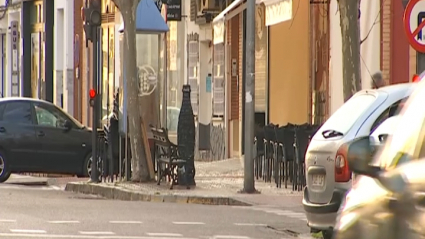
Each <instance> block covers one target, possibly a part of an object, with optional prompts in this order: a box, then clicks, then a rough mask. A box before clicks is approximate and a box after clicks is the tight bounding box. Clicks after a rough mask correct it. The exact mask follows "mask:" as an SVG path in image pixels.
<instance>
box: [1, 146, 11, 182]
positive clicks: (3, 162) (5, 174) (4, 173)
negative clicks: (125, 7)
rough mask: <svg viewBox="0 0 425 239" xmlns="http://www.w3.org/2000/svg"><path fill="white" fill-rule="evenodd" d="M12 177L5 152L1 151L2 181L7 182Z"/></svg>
mask: <svg viewBox="0 0 425 239" xmlns="http://www.w3.org/2000/svg"><path fill="white" fill-rule="evenodd" d="M9 177H10V171H9V165H8V162H7V160H6V157H5V155H4V153H3V152H1V151H0V183H4V182H6V180H8V179H9Z"/></svg>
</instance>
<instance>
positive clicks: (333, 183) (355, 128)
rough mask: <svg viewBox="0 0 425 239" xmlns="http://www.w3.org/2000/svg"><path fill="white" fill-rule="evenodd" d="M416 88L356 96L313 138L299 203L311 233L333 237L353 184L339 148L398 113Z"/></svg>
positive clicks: (327, 238) (388, 88) (393, 88)
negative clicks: (338, 218)
mask: <svg viewBox="0 0 425 239" xmlns="http://www.w3.org/2000/svg"><path fill="white" fill-rule="evenodd" d="M416 85H417V83H406V84H398V85H391V86H386V87H382V88H379V89H373V90H372V89H368V90H362V91H360V92H358V93H356V94H355V95H354V96H353V97H351V99H349V100H348V101H347V102H346V103H345V104H344V105H342V106H341V107H340V108H339V109H338V110H337V111H336V112H335V113H334V114H333V115H332V116H331V117H330V118H329V119H328V120H327V121H326V122H325V123H324V124H323V126H322V127H321V128H320V129H319V130H318V131H317V133H316V134H315V135H314V137H313V138H312V140H311V142H310V145H309V147H308V149H307V153H306V155H305V160H306V161H305V163H306V182H307V186H306V187H305V188H304V196H303V201H302V203H303V207H304V210H305V212H306V217H307V220H308V226H309V227H310V228H311V229H312V231H316V232H317V231H322V234H323V237H324V239H330V238H332V230H333V227H334V225H335V219H336V214H337V212H338V209H339V207H340V205H341V202H342V200H343V198H344V197H345V194H346V192H347V190H349V189H350V188H351V185H352V183H351V177H352V173H351V171H350V169H349V168H348V163H347V161H346V153H347V151H346V148H345V147H344V146H342V145H343V144H344V143H346V142H349V141H351V140H353V139H355V138H357V137H363V136H370V135H371V133H372V132H374V131H375V129H377V128H378V127H379V125H381V123H382V122H384V121H385V120H386V119H387V118H389V117H392V116H394V115H395V114H396V113H397V111H398V107H399V105H400V104H401V103H402V102H404V100H405V99H406V98H407V97H409V95H410V94H411V93H412V91H413V90H414V88H415V86H416ZM341 146H342V147H341Z"/></svg>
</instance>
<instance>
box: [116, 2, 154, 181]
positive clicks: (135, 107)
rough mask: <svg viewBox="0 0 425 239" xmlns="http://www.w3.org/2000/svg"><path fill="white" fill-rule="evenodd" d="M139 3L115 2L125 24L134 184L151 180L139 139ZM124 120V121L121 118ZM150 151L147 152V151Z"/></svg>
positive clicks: (126, 70) (125, 57)
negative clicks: (137, 36) (137, 13)
mask: <svg viewBox="0 0 425 239" xmlns="http://www.w3.org/2000/svg"><path fill="white" fill-rule="evenodd" d="M139 2H140V0H114V3H115V4H116V6H117V7H118V9H119V10H120V12H121V14H122V17H123V21H124V62H125V75H126V77H125V78H126V82H127V83H126V84H127V109H126V110H127V113H128V130H129V135H130V147H131V156H132V158H131V165H132V175H131V181H133V182H146V181H149V180H150V177H149V171H148V166H147V159H146V153H145V150H146V149H145V147H144V144H143V138H142V128H141V121H142V120H143V119H142V117H141V109H140V107H139V84H138V79H137V57H136V53H137V51H136V47H137V46H136V9H137V5H138V3H139ZM124 110H125V109H124ZM124 120H125V119H124ZM148 150H149V149H148Z"/></svg>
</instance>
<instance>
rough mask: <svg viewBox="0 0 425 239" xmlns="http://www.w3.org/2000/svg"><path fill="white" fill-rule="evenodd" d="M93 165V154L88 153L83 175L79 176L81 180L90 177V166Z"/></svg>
mask: <svg viewBox="0 0 425 239" xmlns="http://www.w3.org/2000/svg"><path fill="white" fill-rule="evenodd" d="M90 165H91V153H88V154H87V156H86V157H85V158H84V163H83V169H82V174H79V175H77V177H79V178H87V177H90V171H89V166H90Z"/></svg>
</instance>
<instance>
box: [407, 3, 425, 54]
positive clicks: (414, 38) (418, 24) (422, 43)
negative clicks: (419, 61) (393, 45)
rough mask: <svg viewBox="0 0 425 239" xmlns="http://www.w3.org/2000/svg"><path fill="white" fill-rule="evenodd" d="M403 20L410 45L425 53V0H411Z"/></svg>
mask: <svg viewBox="0 0 425 239" xmlns="http://www.w3.org/2000/svg"><path fill="white" fill-rule="evenodd" d="M403 21H404V29H405V31H406V36H407V39H408V41H409V43H410V45H411V46H412V47H413V48H414V49H415V50H416V51H418V52H423V53H425V28H424V27H425V0H410V1H409V3H408V4H407V6H406V10H405V11H404V18H403Z"/></svg>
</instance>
